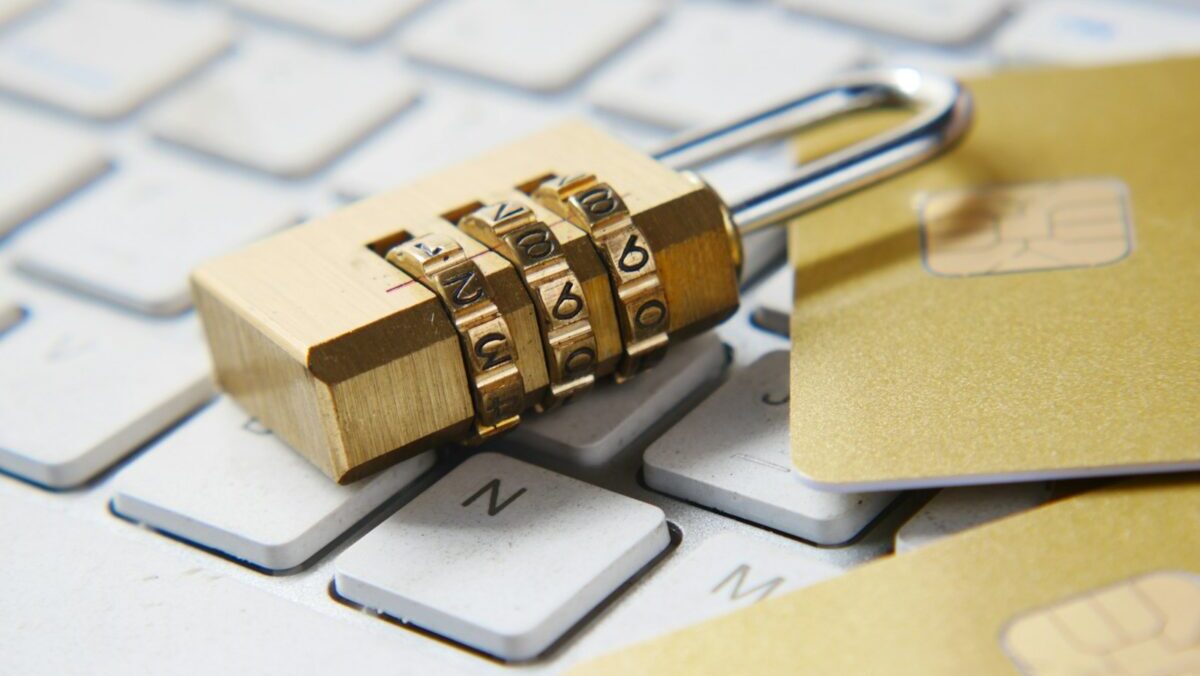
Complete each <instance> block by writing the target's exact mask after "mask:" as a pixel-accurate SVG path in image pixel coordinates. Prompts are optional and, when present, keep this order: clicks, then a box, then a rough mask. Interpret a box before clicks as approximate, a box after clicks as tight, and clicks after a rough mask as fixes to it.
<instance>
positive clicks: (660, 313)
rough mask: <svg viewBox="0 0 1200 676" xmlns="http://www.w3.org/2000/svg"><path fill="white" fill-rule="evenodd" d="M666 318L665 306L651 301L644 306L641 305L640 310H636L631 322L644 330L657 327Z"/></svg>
mask: <svg viewBox="0 0 1200 676" xmlns="http://www.w3.org/2000/svg"><path fill="white" fill-rule="evenodd" d="M666 316H667V308H666V306H664V305H663V304H662V303H661V302H659V301H657V300H652V301H648V302H646V303H645V304H644V305H642V306H641V307H640V308H638V309H637V313H636V314H634V316H633V320H634V321H635V322H637V325H638V326H640V327H642V328H644V329H648V328H651V327H654V326H658V325H659V324H661V323H662V320H663V319H664V318H665V317H666Z"/></svg>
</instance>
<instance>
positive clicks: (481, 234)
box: [192, 69, 970, 483]
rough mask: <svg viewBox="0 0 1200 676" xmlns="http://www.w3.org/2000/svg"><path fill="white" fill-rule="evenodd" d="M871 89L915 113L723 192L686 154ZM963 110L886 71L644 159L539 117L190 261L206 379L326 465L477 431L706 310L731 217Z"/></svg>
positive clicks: (910, 156)
mask: <svg viewBox="0 0 1200 676" xmlns="http://www.w3.org/2000/svg"><path fill="white" fill-rule="evenodd" d="M883 106H890V107H896V106H902V107H909V108H913V109H915V112H914V114H913V115H912V117H911V118H909V119H908V120H907V121H906V123H904V124H903V125H901V126H900V127H897V128H895V129H893V130H890V131H888V132H886V133H884V134H882V135H880V136H878V137H875V138H872V139H868V140H866V141H863V142H861V143H858V144H856V145H852V146H850V147H848V148H845V149H843V150H840V151H837V152H835V153H832V154H830V155H827V156H825V157H822V158H820V159H818V160H816V161H813V162H811V163H809V164H806V165H803V166H802V167H800V168H799V169H797V170H796V171H795V172H794V173H793V174H791V175H789V176H787V177H786V178H785V179H784V180H782V181H781V182H779V183H777V184H775V185H772V186H769V187H767V188H766V189H765V190H762V191H761V192H759V193H757V194H755V195H753V196H752V197H749V198H747V199H743V200H740V201H738V202H736V203H734V204H730V205H726V204H725V202H723V201H722V199H721V198H720V197H719V196H718V195H717V194H716V193H715V192H714V191H713V190H712V189H710V188H709V187H708V186H707V185H706V184H704V183H703V182H702V181H701V180H699V179H698V178H697V177H696V176H694V175H692V174H690V173H688V172H686V171H683V170H684V169H687V168H689V167H696V166H698V165H701V164H703V163H705V162H708V161H711V160H714V159H716V158H719V157H722V156H724V155H727V154H729V153H732V152H735V151H737V150H740V149H742V148H745V147H747V146H750V145H752V144H755V143H758V142H760V141H763V140H766V139H769V138H774V137H779V136H782V135H785V134H788V133H790V132H792V131H794V130H796V129H799V128H803V127H806V126H809V125H814V124H817V123H819V122H821V121H824V120H827V119H830V118H833V117H836V116H839V115H842V114H844V113H847V112H852V111H858V110H864V109H868V108H876V107H883ZM969 119H970V99H969V96H968V94H967V93H966V92H965V90H963V89H962V88H960V86H959V85H958V84H957V83H956V82H954V81H953V80H949V79H945V78H941V77H936V76H931V75H927V74H922V73H919V72H917V71H914V70H911V69H896V70H888V71H879V72H867V73H860V74H855V75H851V76H848V77H846V78H844V79H842V80H838V81H836V82H835V83H833V84H831V85H830V86H827V87H825V88H822V89H820V90H819V91H816V92H815V93H811V94H807V95H804V96H801V97H799V98H797V99H794V100H792V101H789V102H787V103H784V104H782V105H779V106H776V107H774V108H772V109H770V110H767V111H762V112H759V113H755V114H753V115H750V116H746V117H743V118H741V119H738V120H735V121H733V122H731V123H728V124H723V125H718V126H715V127H712V128H709V129H705V130H701V131H698V132H695V133H691V134H688V135H687V136H686V137H683V138H681V139H679V140H678V141H676V142H675V143H673V144H671V145H670V146H669V147H667V148H666V149H664V150H662V151H661V152H659V153H657V154H655V155H654V156H653V157H648V156H646V155H644V154H642V153H640V152H637V151H635V150H633V149H630V148H628V147H627V146H625V145H624V144H622V143H620V142H618V141H616V140H614V139H612V138H610V137H608V136H607V135H605V134H603V133H601V132H599V131H597V130H596V129H594V128H592V127H590V126H588V125H586V124H583V123H580V122H573V123H568V124H564V125H562V126H559V127H557V128H553V129H550V130H547V131H544V132H542V133H539V134H535V135H533V136H530V137H528V138H526V139H524V140H522V141H519V142H516V143H513V144H511V145H509V146H507V147H503V148H500V149H497V150H494V151H491V152H488V153H486V154H484V155H482V156H480V157H478V158H477V159H475V160H472V161H470V162H467V163H465V164H462V165H459V166H457V167H454V168H451V169H448V170H445V171H443V172H440V173H438V174H437V175H434V176H431V177H428V178H425V179H423V180H419V181H416V182H415V183H412V184H410V185H407V186H403V187H400V188H397V189H395V190H392V191H389V192H386V193H384V194H382V195H378V196H376V197H372V198H370V199H366V200H364V201H361V202H358V203H355V204H352V205H349V206H346V207H344V208H342V209H340V210H338V211H336V212H334V213H331V214H329V215H327V216H323V217H321V218H319V219H316V220H314V221H312V222H309V223H307V224H305V225H302V226H298V227H295V228H292V229H289V230H287V231H284V232H282V233H279V234H277V235H275V236H274V237H271V238H269V239H266V240H263V241H261V242H258V243H256V244H254V245H251V246H249V247H247V248H245V249H243V250H241V251H237V252H235V253H233V254H230V255H227V256H225V257H223V258H219V259H217V260H215V261H212V262H210V263H207V264H205V265H204V266H202V267H200V268H199V269H197V270H196V271H195V272H194V273H193V276H192V282H193V292H194V295H195V300H196V307H197V308H198V310H199V313H200V316H201V319H202V321H203V324H204V329H205V332H206V335H207V337H208V342H209V346H210V349H211V352H212V357H213V363H214V366H215V370H216V379H217V382H218V384H219V385H220V387H221V388H223V389H224V390H225V391H226V392H228V393H229V394H230V395H231V396H232V397H233V398H234V399H236V400H237V401H238V402H239V403H240V404H241V406H242V407H243V408H245V409H246V410H247V411H248V412H249V413H250V414H252V415H254V416H256V417H257V418H259V419H260V420H261V421H262V422H263V423H264V424H265V425H267V426H269V427H270V428H271V429H272V430H274V432H275V433H276V434H277V435H278V436H280V437H281V438H283V439H284V440H285V441H286V442H287V443H288V444H290V445H291V446H292V447H293V448H294V449H296V450H297V451H299V452H300V453H301V454H303V455H304V456H305V457H306V458H308V459H309V460H310V461H311V462H313V463H314V464H315V465H316V466H317V467H319V468H320V469H321V470H322V471H324V472H325V473H326V474H328V475H329V476H331V477H332V478H334V479H335V480H337V481H338V482H343V483H344V482H348V481H351V480H354V479H355V478H358V477H361V476H364V475H366V474H368V473H370V472H372V471H374V470H376V469H379V468H381V467H383V466H384V465H386V464H389V463H392V462H395V461H398V460H401V459H403V458H406V457H409V456H411V455H414V454H416V453H418V452H420V451H423V450H426V449H428V448H431V447H434V446H437V445H441V444H444V443H449V442H464V441H472V440H479V439H484V438H487V437H490V436H492V435H494V434H496V433H498V432H501V431H503V430H505V429H509V428H511V427H512V426H514V425H516V424H518V423H519V421H520V418H521V416H522V415H524V414H525V413H526V412H527V411H528V410H530V409H532V408H539V409H545V408H551V407H554V406H557V405H560V404H562V403H563V402H564V401H565V400H567V399H569V398H571V397H574V396H581V395H582V396H586V394H585V393H584V391H585V390H586V389H587V388H588V387H590V386H591V385H592V384H593V383H595V382H596V381H597V380H598V379H601V378H605V377H608V376H614V377H615V378H616V379H617V380H618V381H620V380H624V379H627V378H630V377H633V376H635V375H636V374H637V373H638V372H639V371H641V370H644V369H646V368H650V367H651V366H652V365H653V364H654V363H655V362H656V361H657V360H658V359H660V358H661V357H662V355H663V353H664V352H665V351H667V350H669V349H671V345H672V344H674V343H677V342H679V341H681V340H684V339H686V338H687V337H689V336H691V335H694V334H697V333H699V332H702V331H705V330H707V329H709V328H711V327H712V326H714V325H716V324H718V323H719V322H721V321H722V320H724V319H725V318H726V317H728V316H729V315H730V314H732V313H733V312H734V311H735V310H736V308H737V305H738V280H739V275H740V266H741V233H742V232H745V231H749V230H753V229H756V228H760V227H764V226H766V225H770V224H774V223H780V222H783V221H785V220H786V219H788V218H789V217H791V216H794V215H796V214H798V213H800V212H802V211H805V210H807V209H811V208H812V207H814V206H817V205H819V204H821V203H824V202H826V201H829V200H831V199H833V198H835V197H837V196H839V195H842V194H845V193H846V192H849V191H851V190H854V189H856V188H859V187H861V186H863V185H865V184H867V183H870V182H872V181H875V180H878V179H879V178H881V177H884V176H887V175H890V174H893V173H896V172H898V171H901V170H903V169H905V168H907V167H910V166H912V165H914V164H917V163H919V162H921V161H923V160H924V159H926V158H928V157H931V156H932V155H933V154H935V153H936V152H938V151H939V150H941V149H942V148H944V147H946V146H947V145H949V144H950V143H951V142H952V141H953V140H954V139H955V138H957V137H958V136H959V135H960V134H961V132H962V131H963V130H964V129H965V127H966V125H967V123H968V121H969Z"/></svg>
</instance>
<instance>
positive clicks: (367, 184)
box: [333, 88, 552, 199]
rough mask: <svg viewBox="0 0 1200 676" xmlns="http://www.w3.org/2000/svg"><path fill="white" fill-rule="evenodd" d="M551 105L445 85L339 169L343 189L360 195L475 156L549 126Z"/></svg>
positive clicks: (352, 195)
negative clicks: (481, 93) (463, 90)
mask: <svg viewBox="0 0 1200 676" xmlns="http://www.w3.org/2000/svg"><path fill="white" fill-rule="evenodd" d="M551 117H552V115H551V114H549V113H548V112H547V111H546V107H545V106H541V105H533V104H530V103H528V102H525V101H521V100H518V99H509V98H499V97H488V96H484V95H477V94H468V93H465V92H457V91H454V90H448V89H445V88H439V89H438V91H436V92H434V93H432V94H431V95H429V96H427V97H422V98H421V100H420V101H418V102H417V103H416V105H415V106H413V109H412V110H410V111H407V112H405V114H404V115H402V116H401V117H400V119H398V120H396V121H395V122H394V123H393V124H392V125H391V126H390V127H388V128H387V129H385V130H384V131H383V132H381V133H380V134H379V136H378V137H377V138H373V139H371V141H370V142H369V143H368V144H367V145H366V146H365V147H364V148H362V149H361V150H357V151H355V152H354V153H353V154H352V155H350V157H348V158H347V159H346V161H345V162H344V163H343V164H342V165H341V166H340V167H339V168H338V169H337V171H336V172H335V173H334V178H333V181H334V185H335V187H336V189H337V191H338V192H339V193H340V194H342V195H344V196H346V197H349V198H352V199H358V198H361V197H366V196H367V195H373V194H375V193H377V192H380V191H382V190H386V189H388V188H392V187H395V186H397V185H400V184H401V183H404V182H406V181H409V180H412V179H415V178H418V177H420V176H423V175H425V174H427V173H429V172H431V171H433V170H436V169H441V168H443V167H446V166H448V165H450V164H454V163H456V162H460V161H462V160H466V159H468V158H472V157H475V156H476V155H479V154H480V153H482V152H484V151H486V150H489V149H491V148H494V147H495V146H497V145H500V144H501V143H504V142H506V141H510V140H513V139H515V138H517V137H519V136H523V135H525V134H527V133H530V132H533V131H535V130H537V129H539V128H541V127H543V126H545V125H546V124H547V123H548V122H549V121H550V118H551Z"/></svg>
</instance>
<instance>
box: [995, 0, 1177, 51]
mask: <svg viewBox="0 0 1200 676" xmlns="http://www.w3.org/2000/svg"><path fill="white" fill-rule="evenodd" d="M993 46H994V48H995V49H996V51H997V52H999V54H1000V55H1001V56H1004V57H1007V58H1009V59H1012V60H1015V61H1034V62H1051V63H1066V64H1093V63H1107V62H1114V61H1127V60H1132V59H1152V58H1157V57H1164V56H1170V55H1173V54H1194V53H1197V52H1200V15H1197V14H1195V13H1189V12H1185V11H1182V10H1176V9H1172V8H1169V7H1162V6H1154V5H1151V4H1150V3H1128V2H1121V3H1117V2H1105V1H1102V0H1089V1H1088V2H1083V1H1081V0H1045V1H1044V2H1037V3H1032V4H1030V5H1029V6H1028V7H1026V8H1025V9H1024V11H1022V12H1021V13H1020V14H1019V15H1017V17H1016V18H1015V19H1013V20H1012V21H1011V22H1009V23H1008V24H1006V25H1005V26H1004V28H1002V29H1001V30H1000V32H999V34H998V35H997V36H996V39H995V42H994V44H993Z"/></svg>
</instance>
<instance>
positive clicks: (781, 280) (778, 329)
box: [746, 265, 796, 337]
mask: <svg viewBox="0 0 1200 676" xmlns="http://www.w3.org/2000/svg"><path fill="white" fill-rule="evenodd" d="M795 280H796V271H795V269H793V268H792V266H790V265H784V266H783V267H781V268H779V269H778V270H776V271H775V272H773V273H771V275H770V276H769V277H767V278H766V279H764V280H763V281H762V283H761V284H759V285H758V286H756V287H754V289H753V290H752V291H751V292H750V294H749V298H747V299H746V302H747V304H748V305H750V306H751V307H752V308H754V309H753V311H752V314H751V315H750V316H751V318H752V319H753V321H754V325H755V326H757V327H759V328H760V329H763V330H765V331H770V332H771V333H774V334H775V335H778V336H784V337H787V336H788V335H789V334H790V332H791V324H792V303H793V302H794V296H793V295H792V286H793V284H794V282H795Z"/></svg>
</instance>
